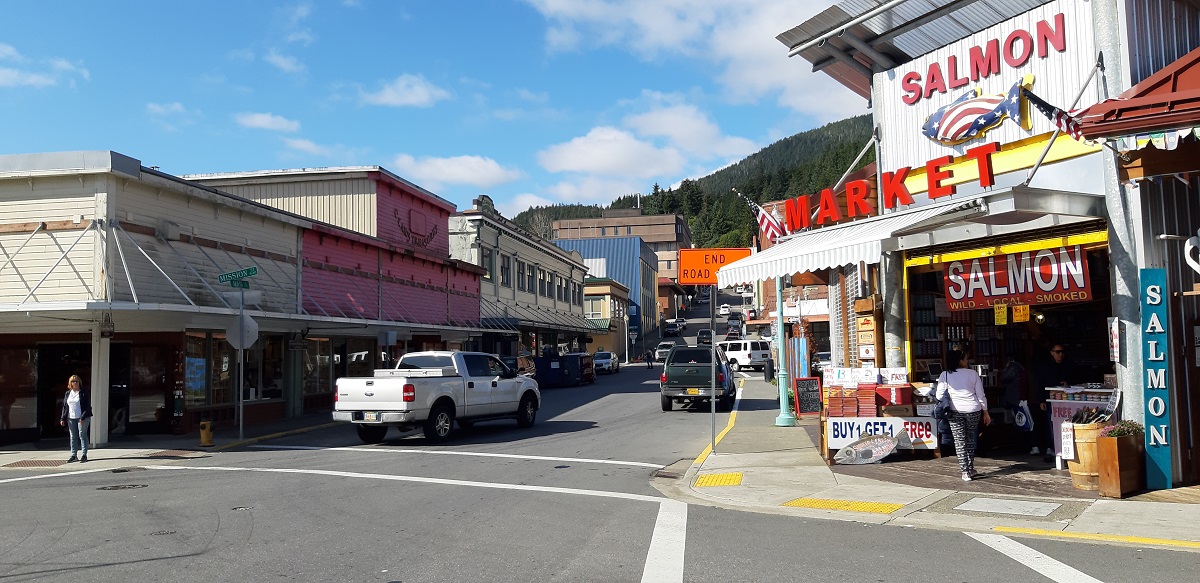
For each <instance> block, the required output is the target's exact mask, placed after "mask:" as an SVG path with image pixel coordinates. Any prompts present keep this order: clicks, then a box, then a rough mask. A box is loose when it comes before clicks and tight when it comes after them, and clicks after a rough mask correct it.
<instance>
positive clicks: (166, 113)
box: [146, 101, 199, 132]
mask: <svg viewBox="0 0 1200 583" xmlns="http://www.w3.org/2000/svg"><path fill="white" fill-rule="evenodd" d="M146 113H147V114H148V115H149V116H150V121H151V122H153V123H154V124H155V125H157V126H159V127H161V128H162V129H164V130H166V131H168V132H173V131H176V130H178V129H179V126H185V125H191V124H192V123H193V120H194V118H195V117H197V116H198V115H199V112H198V111H191V110H189V109H188V108H186V107H184V105H183V104H182V103H180V102H178V101H172V102H170V103H147V104H146Z"/></svg>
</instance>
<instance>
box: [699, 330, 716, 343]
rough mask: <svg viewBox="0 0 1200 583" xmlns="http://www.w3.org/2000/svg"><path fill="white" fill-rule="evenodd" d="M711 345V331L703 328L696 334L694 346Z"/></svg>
mask: <svg viewBox="0 0 1200 583" xmlns="http://www.w3.org/2000/svg"><path fill="white" fill-rule="evenodd" d="M712 343H713V331H712V330H711V329H709V328H705V329H703V330H700V331H697V332H696V344H698V345H704V344H712Z"/></svg>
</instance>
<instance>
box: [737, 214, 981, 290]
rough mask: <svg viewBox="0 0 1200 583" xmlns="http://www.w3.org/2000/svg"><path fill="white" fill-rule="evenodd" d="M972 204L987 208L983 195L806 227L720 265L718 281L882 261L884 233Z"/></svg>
mask: <svg viewBox="0 0 1200 583" xmlns="http://www.w3.org/2000/svg"><path fill="white" fill-rule="evenodd" d="M971 209H978V210H979V212H985V211H984V206H983V204H982V201H981V200H980V199H970V200H956V201H952V202H947V203H939V204H931V205H926V206H921V207H917V208H914V209H909V210H904V211H900V212H895V213H891V214H887V215H880V216H875V217H870V218H866V219H862V220H861V221H855V222H852V223H843V224H840V225H834V226H832V227H824V228H821V229H814V230H812V231H806V232H804V233H800V234H798V235H793V236H791V237H790V238H788V239H787V240H783V241H782V242H779V243H776V245H775V246H774V247H771V248H770V249H767V250H766V251H763V252H761V253H756V254H754V255H751V256H749V257H747V258H745V259H741V260H738V261H735V262H733V263H730V264H729V265H726V266H724V267H722V268H721V269H720V270H718V271H717V287H728V286H731V285H737V284H740V283H749V282H754V281H765V280H768V279H772V278H776V277H790V276H792V275H795V274H797V273H805V272H809V271H818V270H822V269H830V268H834V267H840V266H842V265H854V264H857V263H859V262H866V263H879V257H880V255H881V254H882V252H883V249H882V246H881V241H883V240H884V239H889V238H891V237H894V236H896V235H897V234H900V233H903V232H906V231H912V230H914V229H918V228H921V227H922V225H926V224H929V223H931V222H936V221H937V219H939V218H940V217H943V216H945V215H948V214H950V213H955V212H956V211H970V210H971Z"/></svg>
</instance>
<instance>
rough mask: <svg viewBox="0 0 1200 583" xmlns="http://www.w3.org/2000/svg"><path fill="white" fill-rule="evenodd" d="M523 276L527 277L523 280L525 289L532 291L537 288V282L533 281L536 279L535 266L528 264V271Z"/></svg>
mask: <svg viewBox="0 0 1200 583" xmlns="http://www.w3.org/2000/svg"><path fill="white" fill-rule="evenodd" d="M525 277H526V278H528V279H527V280H526V281H525V291H527V292H529V293H533V292H534V290H536V289H537V284H535V283H534V280H536V279H537V266H535V265H530V266H529V272H528V273H526V274H525Z"/></svg>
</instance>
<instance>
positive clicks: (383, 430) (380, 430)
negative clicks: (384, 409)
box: [354, 424, 388, 444]
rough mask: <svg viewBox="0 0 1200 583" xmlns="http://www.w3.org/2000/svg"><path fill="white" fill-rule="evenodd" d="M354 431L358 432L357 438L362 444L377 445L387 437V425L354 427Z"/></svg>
mask: <svg viewBox="0 0 1200 583" xmlns="http://www.w3.org/2000/svg"><path fill="white" fill-rule="evenodd" d="M354 429H355V430H356V431H358V438H359V439H361V440H362V442H363V443H372V444H374V443H379V442H381V441H383V438H384V437H385V436H387V430H388V428H387V425H362V424H359V425H355V426H354Z"/></svg>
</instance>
